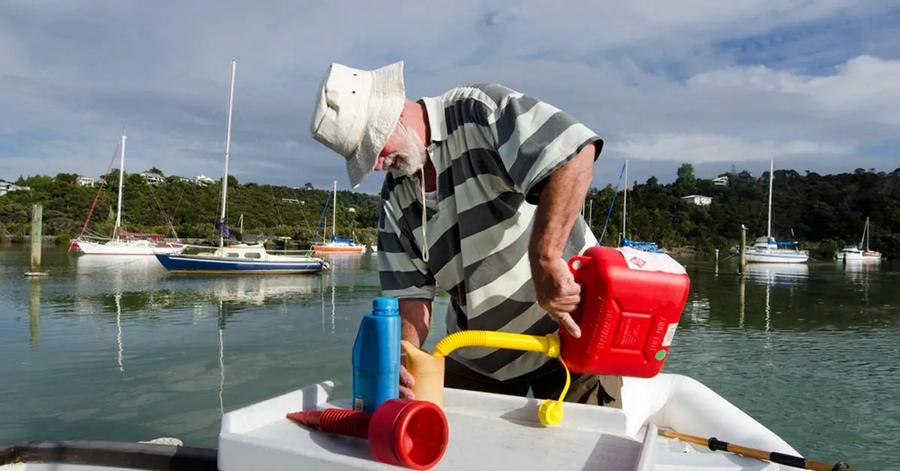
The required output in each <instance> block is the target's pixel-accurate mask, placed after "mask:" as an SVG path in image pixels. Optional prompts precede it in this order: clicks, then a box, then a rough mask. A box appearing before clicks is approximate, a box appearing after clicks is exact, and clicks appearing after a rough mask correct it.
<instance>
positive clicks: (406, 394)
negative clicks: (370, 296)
mask: <svg viewBox="0 0 900 471" xmlns="http://www.w3.org/2000/svg"><path fill="white" fill-rule="evenodd" d="M400 318H401V322H402V327H401V330H400V332H401V333H400V336H401V338H402V339H403V340H404V341H405V342H401V343H400V345H401V350H402V353H401V355H402V357H405V356H407V355H408V353H407V352H408V351H409V350H410V349H418V348H420V347H421V345H422V344H423V343H424V342H425V337H427V336H428V327H429V326H430V325H431V301H430V300H424V299H401V300H400ZM403 363H404V362H403V361H401V363H400V397H401V398H404V399H415V394H414V393H413V389H412V388H413V386H414V385H415V384H416V379H415V378H414V377H413V375H412V374H411V373H410V372H409V370H407V369H406V367H405V366H403Z"/></svg>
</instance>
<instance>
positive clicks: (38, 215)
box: [25, 204, 47, 276]
mask: <svg viewBox="0 0 900 471" xmlns="http://www.w3.org/2000/svg"><path fill="white" fill-rule="evenodd" d="M43 215H44V207H43V206H41V205H39V204H35V205H33V206H32V207H31V271H28V272H25V276H47V273H44V272H42V271H41V249H42V246H41V243H42V242H43V226H44V224H43Z"/></svg>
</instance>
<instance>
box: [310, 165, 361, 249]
mask: <svg viewBox="0 0 900 471" xmlns="http://www.w3.org/2000/svg"><path fill="white" fill-rule="evenodd" d="M332 194H333V195H334V203H333V204H332V205H331V211H332V213H331V240H330V241H325V240H324V237H323V240H322V243H321V244H313V246H312V249H313V252H315V253H317V254H357V255H358V254H362V253H363V252H365V251H366V246H365V245H363V244H357V243H355V242H353V239H348V238H344V237H338V236H337V234H336V230H337V180H335V181H334V190H333V191H332ZM325 224H326V225H327V224H328V221H326V222H325Z"/></svg>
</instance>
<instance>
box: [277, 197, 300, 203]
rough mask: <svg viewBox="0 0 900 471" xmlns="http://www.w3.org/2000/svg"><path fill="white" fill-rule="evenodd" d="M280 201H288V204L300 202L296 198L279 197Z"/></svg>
mask: <svg viewBox="0 0 900 471" xmlns="http://www.w3.org/2000/svg"><path fill="white" fill-rule="evenodd" d="M281 202H282V203H288V204H300V200H298V199H296V198H281ZM304 203H305V202H304Z"/></svg>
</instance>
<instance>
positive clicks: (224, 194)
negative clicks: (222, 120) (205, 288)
mask: <svg viewBox="0 0 900 471" xmlns="http://www.w3.org/2000/svg"><path fill="white" fill-rule="evenodd" d="M236 69H237V59H232V60H231V88H230V90H229V92H228V129H227V131H225V174H224V176H222V213H221V215H220V216H219V223H220V224H221V226H220V227H219V248H220V249H221V248H222V247H224V246H225V202H226V200H227V198H228V156H229V154H230V153H231V111H232V105H233V104H234V73H235V70H236Z"/></svg>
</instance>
